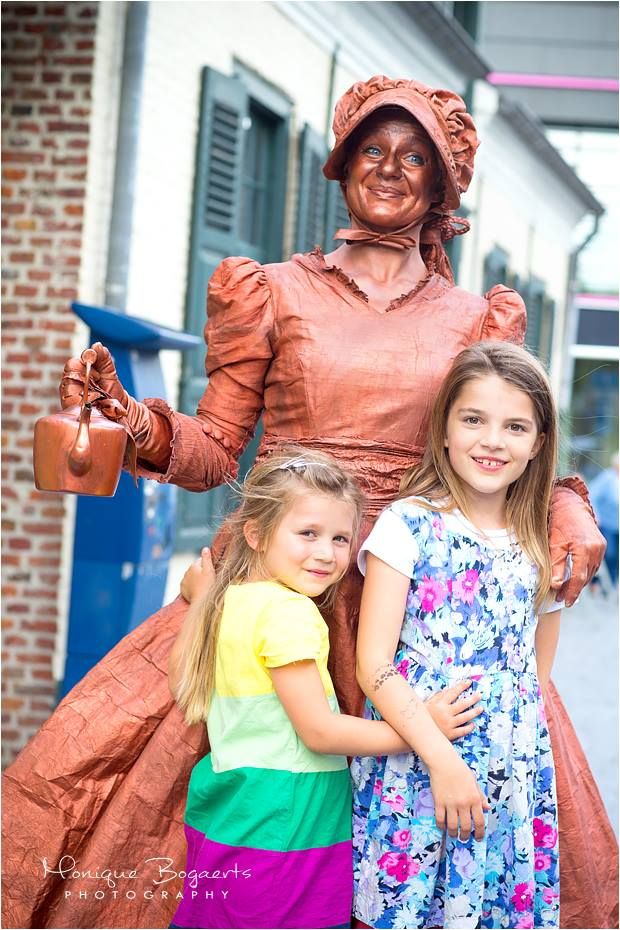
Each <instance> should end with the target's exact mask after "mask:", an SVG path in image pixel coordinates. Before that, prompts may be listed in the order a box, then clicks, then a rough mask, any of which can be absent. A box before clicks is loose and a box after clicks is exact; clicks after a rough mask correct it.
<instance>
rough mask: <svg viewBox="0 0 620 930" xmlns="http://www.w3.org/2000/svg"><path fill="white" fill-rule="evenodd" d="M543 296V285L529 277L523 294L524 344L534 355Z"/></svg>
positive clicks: (539, 328)
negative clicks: (524, 317) (524, 311)
mask: <svg viewBox="0 0 620 930" xmlns="http://www.w3.org/2000/svg"><path fill="white" fill-rule="evenodd" d="M544 297H545V285H544V283H543V282H542V281H540V280H539V279H538V278H530V280H529V281H528V283H527V287H526V288H525V293H524V294H523V299H524V300H525V306H526V307H527V330H526V333H525V344H526V346H527V347H528V349H529V350H530V351H531V352H533V353H534V354H535V355H538V354H539V352H540V348H541V345H540V336H541V327H542V322H543V320H542V317H543V302H544Z"/></svg>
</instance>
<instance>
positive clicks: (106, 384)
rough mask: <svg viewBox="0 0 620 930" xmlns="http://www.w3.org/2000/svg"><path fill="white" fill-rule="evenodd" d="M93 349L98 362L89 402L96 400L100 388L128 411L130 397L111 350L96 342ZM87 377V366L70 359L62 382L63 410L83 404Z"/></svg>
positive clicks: (79, 360) (61, 397)
mask: <svg viewBox="0 0 620 930" xmlns="http://www.w3.org/2000/svg"><path fill="white" fill-rule="evenodd" d="M91 348H92V349H93V350H94V352H96V354H97V360H96V361H95V362H94V363H93V366H92V368H91V374H90V380H91V385H92V386H93V387H94V388H95V389H94V390H93V391H92V394H89V397H88V400H89V401H90V400H94V399H95V398H96V397H97V396H98V395H97V391H96V388H97V387H99V388H101V390H102V391H105V392H106V394H107V395H108V396H109V397H112V398H113V399H114V400H117V401H118V402H119V404H121V406H122V407H124V408H125V410H127V407H128V404H129V395H128V394H127V391H126V390H125V388H124V387H123V385H122V384H121V382H120V380H119V377H118V375H117V373H116V366H115V364H114V359H113V358H112V356H111V354H110V350H109V349H106V347H105V346H104V345H102V344H101V343H100V342H95V343H94V344H93V345H92V346H91ZM85 377H86V365H85V364H84V362H83V361H82V359H81V358H70V359H69V360H68V362H67V363H66V365H65V367H64V371H63V373H62V381H61V382H60V403H61V404H62V407H63V409H64V408H65V407H74V406H75V405H76V404H79V403H81V401H82V394H83V392H84V381H85ZM104 412H105V410H104Z"/></svg>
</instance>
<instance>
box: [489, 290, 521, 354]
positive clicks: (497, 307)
mask: <svg viewBox="0 0 620 930" xmlns="http://www.w3.org/2000/svg"><path fill="white" fill-rule="evenodd" d="M484 296H485V299H486V300H487V301H488V304H489V309H488V311H487V315H486V317H485V319H484V321H483V324H482V332H481V335H480V338H481V339H498V340H502V341H504V342H514V343H516V344H517V345H523V343H524V341H525V329H526V326H527V313H526V310H525V304H524V303H523V298H522V297H521V295H520V294H517V292H516V291H513V290H512V289H511V288H509V287H505V286H504V285H503V284H496V285H495V287H492V288H491V290H490V291H488V292H487V293H486V294H485V295H484Z"/></svg>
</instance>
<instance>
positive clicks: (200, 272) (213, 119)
mask: <svg viewBox="0 0 620 930" xmlns="http://www.w3.org/2000/svg"><path fill="white" fill-rule="evenodd" d="M248 109H249V100H248V94H247V91H246V89H245V87H244V86H243V84H242V83H241V81H240V80H239V79H238V78H234V77H227V76H226V75H223V74H220V73H219V72H218V71H214V70H213V69H212V68H205V69H204V70H203V75H202V95H201V103H200V126H199V132H198V145H197V153H196V171H195V180H194V200H193V215H192V233H191V247H190V261H189V270H188V287H187V303H186V317H185V319H186V328H187V329H188V330H189V331H190V332H193V333H196V334H200V335H201V334H202V331H203V327H204V325H205V302H206V296H207V283H208V281H209V278H210V277H211V275H212V274H213V272H214V271H215V269H216V267H217V266H218V265H219V263H220V262H221V261H222V259H224V258H225V257H226V256H227V255H238V254H240V246H239V233H238V229H239V214H240V203H241V164H242V158H243V146H244V141H245V137H244V129H245V123H246V117H247V115H248ZM204 357H205V348H204V346H199V347H198V348H196V349H195V350H192V351H191V352H187V353H185V355H184V358H183V375H182V379H181V402H180V409H181V410H182V411H183V412H184V413H188V414H193V413H195V411H196V408H197V406H198V401H199V400H200V398H201V396H202V394H203V392H204V390H205V387H206V385H207V378H206V375H205V368H204ZM218 490H219V489H218ZM178 501H179V515H178V519H177V540H176V547H177V549H187V548H196V547H199V546H201V545H205V544H206V543H207V542H208V541H209V540H210V538H211V535H212V531H215V529H216V528H217V526H218V525H219V523H220V522H221V516H222V514H221V513H220V510H221V509H222V508H221V506H220V503H221V502H219V495H218V492H217V491H216V492H210V493H209V494H192V493H190V492H188V491H181V490H180V491H179V495H178Z"/></svg>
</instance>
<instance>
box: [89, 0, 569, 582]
mask: <svg viewBox="0 0 620 930" xmlns="http://www.w3.org/2000/svg"><path fill="white" fill-rule="evenodd" d="M124 8H125V4H124V3H114V2H109V0H102V2H101V4H100V34H99V37H98V46H97V55H98V62H97V69H98V78H97V80H96V82H95V87H94V94H95V98H94V99H95V100H96V101H97V103H96V120H97V126H98V127H99V129H98V130H97V131H94V133H93V139H96V138H98V142H93V151H92V153H91V154H92V158H93V161H92V171H91V180H90V181H89V184H91V190H90V191H89V210H88V215H87V248H86V249H85V268H84V287H83V290H82V292H81V293H82V295H83V297H84V299H87V300H89V299H92V300H98V299H101V297H102V295H103V285H104V274H105V260H106V250H107V233H108V225H109V212H110V202H111V196H112V183H111V181H112V177H113V168H114V142H115V132H116V107H117V98H118V87H117V84H118V76H119V73H120V55H121V53H122V22H123V16H124ZM335 50H336V51H337V55H338V66H337V67H336V70H335V75H334V96H335V98H337V97H338V96H339V95H340V94H341V93H342V92H344V91H345V90H346V89H347V88H348V87H349V86H350V85H351V84H352V83H354V82H355V81H357V80H364V79H366V78H368V77H370V76H371V75H372V74H376V73H387V74H389V75H398V76H400V75H402V76H405V77H415V78H418V79H420V80H422V81H424V82H425V83H428V84H430V85H432V86H438V87H442V86H443V87H450V88H451V89H454V90H456V91H458V92H460V93H463V92H464V91H465V85H466V81H465V77H464V75H463V74H462V73H460V72H459V71H458V69H457V68H455V66H454V65H453V64H452V63H451V62H450V61H449V60H448V58H447V57H446V56H442V55H441V54H440V53H438V51H437V49H436V48H434V47H433V46H432V45H431V43H430V42H429V40H428V37H427V36H426V35H425V34H424V33H423V32H422V31H421V30H420V29H419V28H418V27H417V26H416V25H415V22H413V21H412V20H411V18H410V17H409V16H408V15H407V14H406V13H405V12H404V9H403V7H401V6H400V5H399V4H396V3H375V2H357V0H353V2H346V3H345V2H332V0H321V2H316V0H274V2H267V0H256V2H246V0H208V2H199V0H197V2H195V0H179V2H176V0H152V2H151V3H150V4H149V15H148V25H147V44H146V53H145V66H144V67H145V73H144V82H143V99H142V103H141V125H140V136H139V148H138V158H137V170H136V178H137V181H136V189H135V192H134V193H135V201H134V217H133V221H134V226H133V236H132V241H131V252H130V268H129V281H128V299H127V310H128V312H130V313H132V314H135V315H137V316H144V317H147V318H150V319H153V320H155V321H158V322H161V323H162V324H165V325H168V326H172V327H178V328H182V327H183V324H184V313H185V292H186V280H187V265H188V255H189V244H190V226H191V211H192V189H193V181H194V168H195V151H196V141H197V132H198V122H199V95H200V84H201V71H202V68H203V67H204V66H205V65H210V66H212V67H214V68H216V69H218V70H220V71H222V72H223V73H225V74H232V73H233V68H234V62H235V60H237V61H239V62H241V63H242V64H243V65H245V66H246V67H248V68H250V69H253V70H254V71H256V72H257V73H258V74H259V75H260V76H261V77H262V78H263V79H264V80H266V81H268V82H270V83H272V84H273V85H275V86H276V87H277V88H280V89H281V90H282V91H283V92H284V93H286V94H287V95H288V97H289V98H291V99H292V105H293V112H292V120H291V132H292V140H291V150H290V159H289V175H288V185H289V188H288V206H287V221H286V228H285V248H288V246H289V245H290V242H291V240H292V231H293V228H294V210H295V201H296V197H295V194H296V190H295V188H296V183H297V165H296V148H295V135H296V134H297V132H298V131H299V130H300V128H301V126H302V125H303V124H304V123H305V122H308V123H310V124H311V125H312V126H313V127H314V128H315V129H316V130H317V131H318V132H319V133H323V132H325V129H326V126H327V124H328V122H329V123H331V112H329V113H328V111H331V108H332V103H333V101H332V102H330V101H329V80H330V69H331V63H332V55H333V54H334V51H335ZM99 59H100V60H99ZM497 101H498V96H497V92H496V90H495V89H494V88H491V87H490V86H487V85H485V84H484V83H481V82H478V84H477V92H476V120H477V124H478V129H479V134H480V136H481V138H482V140H483V144H482V146H481V148H480V150H479V153H478V156H477V166H476V176H475V181H474V184H473V185H472V188H471V191H470V192H469V194H468V195H467V197H466V200H465V202H466V204H467V205H468V206H469V207H470V208H471V209H472V210H473V211H474V212H473V215H472V217H471V219H472V232H471V233H470V234H469V235H467V236H466V237H465V238H464V240H463V256H462V265H461V269H462V270H461V278H460V283H461V285H462V286H464V287H466V288H468V289H470V290H472V291H480V288H481V283H482V263H483V260H484V256H485V255H486V254H487V252H488V251H490V250H491V248H492V247H493V246H494V245H495V244H497V245H501V246H502V247H503V248H504V249H505V250H506V251H507V252H508V254H509V255H510V257H511V265H512V268H513V269H514V270H515V271H517V272H518V273H519V275H520V276H521V277H522V278H524V279H525V278H527V277H529V275H530V274H535V275H536V276H537V277H540V278H541V279H543V280H544V281H545V282H546V283H547V288H548V293H549V294H550V295H551V296H552V297H553V298H554V299H555V300H556V303H557V305H558V307H560V306H563V302H564V297H565V286H566V281H565V279H566V268H567V260H568V253H569V251H570V248H571V235H572V230H573V227H574V226H575V224H576V223H577V221H578V220H579V218H580V217H581V215H582V213H583V209H582V207H581V206H580V204H579V203H578V202H577V201H576V198H575V196H574V194H572V193H571V192H570V191H569V190H568V189H567V188H566V186H565V185H564V184H563V183H562V182H561V181H559V180H558V179H557V177H555V176H554V175H553V173H552V172H551V171H550V169H549V168H547V167H546V166H544V165H541V164H540V163H539V161H538V160H537V158H536V157H535V156H534V155H533V154H532V152H530V151H529V149H528V147H527V146H526V145H524V144H523V142H522V141H521V140H520V139H519V138H518V137H517V136H516V133H515V131H514V129H513V128H512V127H511V126H510V125H509V124H507V123H506V121H505V120H503V119H502V118H500V117H499V116H498V115H497ZM97 132H98V133H99V135H98V136H97ZM180 363H181V357H180V355H179V354H178V353H175V352H169V353H164V355H163V364H164V375H165V379H166V389H167V394H168V397H169V398H170V400H171V401H172V403H173V405H174V404H176V402H177V399H178V385H179V374H180ZM187 560H188V557H185V558H181V559H178V558H177V559H175V560H174V564H173V565H172V566H171V580H170V588H169V592H168V593H169V594H170V595H172V594H174V593H176V590H177V583H178V575H179V572H180V566H181V564H182V565H183V566H184V565H185V564H186V562H187Z"/></svg>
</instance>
